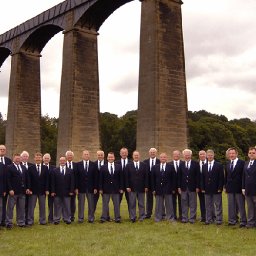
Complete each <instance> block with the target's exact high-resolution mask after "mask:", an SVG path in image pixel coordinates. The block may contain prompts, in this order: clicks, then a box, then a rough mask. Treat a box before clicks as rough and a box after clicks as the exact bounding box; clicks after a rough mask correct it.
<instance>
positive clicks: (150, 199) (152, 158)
mask: <svg viewBox="0 0 256 256" xmlns="http://www.w3.org/2000/svg"><path fill="white" fill-rule="evenodd" d="M148 153H149V158H148V159H145V160H144V161H143V162H144V163H145V164H146V166H147V172H148V191H147V193H146V216H145V218H146V219H150V218H151V215H152V210H153V204H154V196H153V191H152V189H151V170H152V168H153V166H154V165H156V164H160V160H159V159H158V158H156V155H157V150H156V149H155V148H151V149H149V151H148ZM163 214H164V213H163Z"/></svg>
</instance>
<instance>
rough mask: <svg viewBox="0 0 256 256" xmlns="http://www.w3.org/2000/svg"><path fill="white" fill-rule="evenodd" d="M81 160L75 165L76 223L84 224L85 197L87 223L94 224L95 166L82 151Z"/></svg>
mask: <svg viewBox="0 0 256 256" xmlns="http://www.w3.org/2000/svg"><path fill="white" fill-rule="evenodd" d="M82 158H83V160H82V161H81V162H78V163H77V171H76V173H75V175H76V180H77V182H76V187H75V192H76V194H77V195H78V222H79V223H82V222H84V204H85V197H86V198H87V202H88V222H89V223H93V222H94V218H95V217H94V195H95V194H96V193H97V189H98V170H97V165H96V164H95V163H94V162H92V161H90V153H89V151H88V150H84V151H83V154H82Z"/></svg>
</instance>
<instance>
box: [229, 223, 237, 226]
mask: <svg viewBox="0 0 256 256" xmlns="http://www.w3.org/2000/svg"><path fill="white" fill-rule="evenodd" d="M235 225H236V224H235V223H228V226H235Z"/></svg>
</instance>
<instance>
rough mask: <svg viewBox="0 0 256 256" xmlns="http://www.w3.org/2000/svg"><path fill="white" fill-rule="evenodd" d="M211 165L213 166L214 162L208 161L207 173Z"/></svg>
mask: <svg viewBox="0 0 256 256" xmlns="http://www.w3.org/2000/svg"><path fill="white" fill-rule="evenodd" d="M213 165H214V160H212V161H211V162H209V161H208V171H209V168H210V166H211V170H212V167H213Z"/></svg>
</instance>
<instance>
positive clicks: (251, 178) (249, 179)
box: [242, 160, 256, 196]
mask: <svg viewBox="0 0 256 256" xmlns="http://www.w3.org/2000/svg"><path fill="white" fill-rule="evenodd" d="M249 162H250V161H247V162H246V163H245V164H244V171H243V180H242V188H243V189H245V195H246V196H256V160H254V162H253V165H252V166H251V167H250V168H248V165H249Z"/></svg>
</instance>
